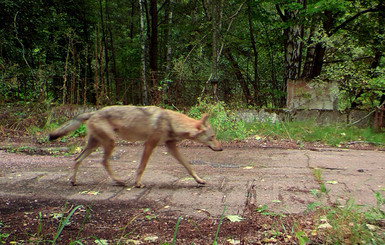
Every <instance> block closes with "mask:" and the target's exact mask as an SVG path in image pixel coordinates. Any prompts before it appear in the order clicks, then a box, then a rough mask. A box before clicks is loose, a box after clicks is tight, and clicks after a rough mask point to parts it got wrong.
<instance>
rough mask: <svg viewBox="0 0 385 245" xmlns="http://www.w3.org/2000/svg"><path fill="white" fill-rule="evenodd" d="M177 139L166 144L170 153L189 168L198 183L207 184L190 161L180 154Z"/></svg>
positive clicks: (188, 170)
mask: <svg viewBox="0 0 385 245" xmlns="http://www.w3.org/2000/svg"><path fill="white" fill-rule="evenodd" d="M176 143H177V142H176V141H167V142H166V146H167V148H168V151H169V153H170V154H171V155H172V156H173V157H175V159H176V160H178V162H179V163H180V164H182V165H183V166H184V167H185V168H186V169H187V172H188V173H189V174H190V175H191V176H192V177H193V178H194V179H195V181H196V182H197V183H198V184H201V185H204V184H206V182H205V181H204V180H203V179H201V178H199V176H198V175H197V174H196V173H195V171H194V170H193V169H192V167H191V165H190V163H188V162H187V161H186V159H185V158H184V157H183V156H182V155H181V154H180V152H179V151H178V148H177V147H176Z"/></svg>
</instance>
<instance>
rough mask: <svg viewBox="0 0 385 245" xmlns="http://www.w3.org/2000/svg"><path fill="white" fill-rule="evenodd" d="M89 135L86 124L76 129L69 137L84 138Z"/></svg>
mask: <svg viewBox="0 0 385 245" xmlns="http://www.w3.org/2000/svg"><path fill="white" fill-rule="evenodd" d="M86 134H87V127H86V125H85V124H82V125H80V127H79V128H78V129H76V130H75V131H73V132H72V133H71V134H70V135H69V137H75V138H76V137H84V136H86Z"/></svg>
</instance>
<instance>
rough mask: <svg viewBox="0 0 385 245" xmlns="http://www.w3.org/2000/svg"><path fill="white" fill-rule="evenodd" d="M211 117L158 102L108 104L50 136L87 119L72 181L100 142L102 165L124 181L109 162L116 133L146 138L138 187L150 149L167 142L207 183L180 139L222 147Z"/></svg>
mask: <svg viewBox="0 0 385 245" xmlns="http://www.w3.org/2000/svg"><path fill="white" fill-rule="evenodd" d="M208 118H209V115H208V114H207V113H206V114H204V115H203V116H202V118H201V119H200V120H196V119H193V118H190V117H188V116H186V115H184V114H182V113H179V112H175V111H172V110H168V109H162V108H160V107H156V106H129V105H127V106H119V105H116V106H108V107H104V108H102V109H100V110H98V111H94V112H89V113H83V114H80V115H78V116H77V117H75V118H73V119H72V120H70V121H68V122H67V123H65V124H64V125H62V126H61V127H59V128H58V129H56V130H54V131H53V132H51V133H50V134H49V140H55V139H57V138H59V137H62V136H65V135H67V134H68V133H70V132H71V131H74V130H76V129H77V128H79V127H80V126H81V125H82V124H83V123H84V122H86V127H87V132H88V141H87V144H86V146H85V147H84V149H83V151H82V152H81V153H80V155H79V156H78V157H76V158H75V163H74V165H73V173H72V176H71V177H70V179H69V180H70V182H71V184H72V185H76V174H77V171H78V169H79V166H80V164H81V162H82V161H83V160H84V159H85V158H86V157H87V156H89V155H90V154H91V153H92V152H94V151H95V150H96V149H97V148H98V147H99V146H102V147H103V149H104V156H103V160H102V165H103V166H104V168H105V169H106V171H107V173H108V174H109V176H110V177H111V178H112V179H113V180H114V181H115V182H116V183H117V184H118V185H123V186H124V185H125V183H124V182H123V181H121V180H119V179H118V178H116V177H115V174H114V173H113V171H112V170H111V168H110V165H109V162H108V161H109V158H110V157H111V154H112V152H113V149H114V144H115V135H118V136H119V137H120V138H122V139H124V140H127V141H132V142H134V141H144V151H143V154H142V159H141V162H140V164H139V167H138V169H137V171H136V180H135V186H136V187H142V184H141V178H142V175H143V172H144V170H145V168H146V165H147V163H148V160H149V158H150V156H151V153H152V151H153V150H154V148H155V147H156V146H157V145H159V144H161V143H165V145H166V147H167V149H168V152H169V153H170V154H171V155H172V156H173V157H174V158H175V159H176V160H177V161H178V162H179V163H180V164H182V165H183V166H184V167H185V168H186V170H187V172H188V173H189V174H190V175H191V176H192V177H193V178H194V179H195V181H196V182H197V183H199V184H205V181H204V180H203V179H201V178H200V177H199V176H198V175H197V174H196V173H195V171H194V170H193V169H192V167H191V165H190V164H189V162H188V161H186V160H185V158H184V157H183V156H182V155H181V154H180V152H179V151H178V149H177V143H178V142H179V141H181V140H184V139H189V140H193V141H196V142H199V143H202V144H204V145H206V146H208V147H209V148H210V149H212V150H213V151H222V146H221V144H220V142H219V141H218V140H217V139H216V137H215V134H214V130H213V129H212V128H211V126H210V124H209V123H208Z"/></svg>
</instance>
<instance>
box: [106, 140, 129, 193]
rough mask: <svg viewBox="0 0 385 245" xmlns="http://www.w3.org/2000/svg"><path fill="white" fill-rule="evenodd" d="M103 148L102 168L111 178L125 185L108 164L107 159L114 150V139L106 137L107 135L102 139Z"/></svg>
mask: <svg viewBox="0 0 385 245" xmlns="http://www.w3.org/2000/svg"><path fill="white" fill-rule="evenodd" d="M102 144H103V148H104V156H103V160H102V165H103V167H104V169H105V170H106V171H107V173H108V175H109V176H110V177H111V179H113V180H114V181H115V182H116V183H117V184H118V185H121V186H125V183H124V182H123V181H121V180H119V179H118V178H117V177H116V176H115V174H114V172H113V171H112V170H111V167H110V164H109V161H108V160H109V159H110V157H111V155H112V152H113V150H114V147H115V146H114V145H115V140H114V139H113V138H112V137H111V138H107V136H106V137H105V138H104V140H103V143H102Z"/></svg>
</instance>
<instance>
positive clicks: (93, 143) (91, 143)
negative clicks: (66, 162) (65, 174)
mask: <svg viewBox="0 0 385 245" xmlns="http://www.w3.org/2000/svg"><path fill="white" fill-rule="evenodd" d="M99 146H100V143H99V141H98V139H96V138H95V137H93V136H92V135H89V136H88V142H87V145H86V147H85V148H84V149H83V151H82V152H81V153H80V155H79V156H78V157H76V158H75V163H74V165H73V168H72V169H73V170H72V176H71V177H70V179H69V180H70V182H71V184H72V185H76V174H77V172H78V169H79V167H80V164H81V163H82V161H83V160H84V158H86V157H88V156H89V155H90V154H91V153H92V152H94V151H95V150H96V149H97V148H98V147H99Z"/></svg>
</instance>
